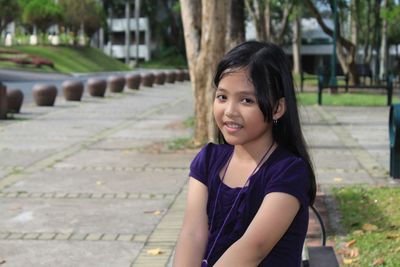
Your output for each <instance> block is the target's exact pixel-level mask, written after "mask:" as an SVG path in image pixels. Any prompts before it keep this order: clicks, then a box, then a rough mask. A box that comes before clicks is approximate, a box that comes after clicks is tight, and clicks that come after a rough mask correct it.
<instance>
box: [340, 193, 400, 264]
mask: <svg viewBox="0 0 400 267" xmlns="http://www.w3.org/2000/svg"><path fill="white" fill-rule="evenodd" d="M333 195H334V197H335V199H336V201H337V203H338V206H339V211H340V214H341V224H342V226H343V227H344V231H345V232H346V233H347V235H346V236H344V237H343V238H339V239H338V241H343V242H349V241H352V243H353V245H351V247H350V249H353V250H357V251H358V252H359V255H353V257H352V265H351V266H354V267H358V266H360V267H362V266H375V265H377V264H373V263H374V261H376V260H377V259H382V260H383V261H384V266H390V267H395V266H398V263H399V262H400V253H399V250H400V209H399V203H400V188H387V187H382V188H365V187H360V186H353V187H346V188H341V189H333ZM339 246H340V244H339ZM343 247H344V248H343V249H346V246H343ZM347 249H348V250H349V246H347ZM345 257H349V256H348V255H345Z"/></svg>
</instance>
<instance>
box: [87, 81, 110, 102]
mask: <svg viewBox="0 0 400 267" xmlns="http://www.w3.org/2000/svg"><path fill="white" fill-rule="evenodd" d="M86 86H87V88H88V92H89V94H90V95H91V96H95V97H104V94H105V93H106V89H107V81H106V80H104V79H101V78H90V79H89V80H88V81H87V85H86Z"/></svg>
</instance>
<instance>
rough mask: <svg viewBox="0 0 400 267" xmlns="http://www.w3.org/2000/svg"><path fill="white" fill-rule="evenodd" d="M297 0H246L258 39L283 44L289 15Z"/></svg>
mask: <svg viewBox="0 0 400 267" xmlns="http://www.w3.org/2000/svg"><path fill="white" fill-rule="evenodd" d="M296 2H297V1H295V0H285V1H274V0H246V1H245V3H246V8H247V10H248V12H249V15H250V17H251V18H252V20H253V22H254V25H255V27H256V36H257V40H262V41H264V40H268V41H270V42H274V43H276V44H277V45H283V43H284V37H285V34H286V33H287V29H288V23H289V17H290V14H291V13H292V10H293V8H294V6H295V4H296Z"/></svg>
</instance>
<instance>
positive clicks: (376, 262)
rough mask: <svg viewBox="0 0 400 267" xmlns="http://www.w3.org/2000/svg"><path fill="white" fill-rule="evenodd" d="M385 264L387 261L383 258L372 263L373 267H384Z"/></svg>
mask: <svg viewBox="0 0 400 267" xmlns="http://www.w3.org/2000/svg"><path fill="white" fill-rule="evenodd" d="M383 264H385V260H384V259H382V258H378V259H375V260H374V262H373V263H372V265H373V266H377V265H383Z"/></svg>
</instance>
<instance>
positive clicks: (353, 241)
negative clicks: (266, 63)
mask: <svg viewBox="0 0 400 267" xmlns="http://www.w3.org/2000/svg"><path fill="white" fill-rule="evenodd" d="M356 242H357V240H355V239H353V240H350V241H349V242H347V243H346V244H345V245H344V246H345V247H346V248H348V247H351V246H352V245H354V244H355V243H356Z"/></svg>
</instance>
